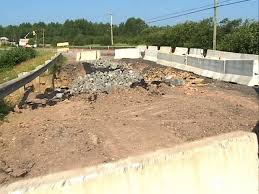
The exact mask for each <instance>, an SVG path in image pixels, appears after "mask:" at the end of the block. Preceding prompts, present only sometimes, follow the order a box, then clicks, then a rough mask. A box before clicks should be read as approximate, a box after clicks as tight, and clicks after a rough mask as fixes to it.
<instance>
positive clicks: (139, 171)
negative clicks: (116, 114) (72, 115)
mask: <svg viewBox="0 0 259 194" xmlns="http://www.w3.org/2000/svg"><path fill="white" fill-rule="evenodd" d="M257 153H258V143H257V137H256V135H255V134H253V133H246V132H235V133H230V134H225V135H222V136H218V137H213V138H207V139H203V140H201V141H197V142H193V143H188V144H184V145H181V146H177V147H175V148H172V149H165V150H159V151H157V152H154V153H150V154H146V155H143V156H138V157H135V158H129V159H127V160H123V161H119V162H116V163H110V164H104V165H99V166H96V167H92V168H86V169H79V170H76V171H70V172H64V173H60V174H55V175H50V176H47V177H42V178H36V179H33V180H28V181H25V182H20V183H14V184H11V185H9V186H6V187H3V188H1V189H0V193H1V194H7V193H8V194H72V193H76V194H85V193H87V194H107V193H112V194H122V193H123V194H157V193H160V194H258V155H257Z"/></svg>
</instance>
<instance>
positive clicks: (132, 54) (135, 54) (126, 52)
mask: <svg viewBox="0 0 259 194" xmlns="http://www.w3.org/2000/svg"><path fill="white" fill-rule="evenodd" d="M139 58H141V51H140V50H139V49H137V48H127V49H115V57H114V59H139Z"/></svg>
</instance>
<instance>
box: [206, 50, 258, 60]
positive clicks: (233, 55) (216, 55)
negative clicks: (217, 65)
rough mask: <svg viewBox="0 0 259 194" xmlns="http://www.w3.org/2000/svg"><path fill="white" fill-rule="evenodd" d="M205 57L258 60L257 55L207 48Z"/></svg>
mask: <svg viewBox="0 0 259 194" xmlns="http://www.w3.org/2000/svg"><path fill="white" fill-rule="evenodd" d="M206 58H215V59H234V60H237V59H240V60H257V61H258V59H259V55H251V54H243V53H232V52H225V51H214V50H208V51H207V55H206Z"/></svg>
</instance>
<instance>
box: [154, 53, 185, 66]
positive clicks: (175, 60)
mask: <svg viewBox="0 0 259 194" xmlns="http://www.w3.org/2000/svg"><path fill="white" fill-rule="evenodd" d="M157 63H158V64H161V65H167V66H173V64H181V65H186V56H184V55H175V54H172V53H171V54H167V53H160V52H159V53H158V55H157Z"/></svg>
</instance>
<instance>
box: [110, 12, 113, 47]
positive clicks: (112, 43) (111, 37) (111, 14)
mask: <svg viewBox="0 0 259 194" xmlns="http://www.w3.org/2000/svg"><path fill="white" fill-rule="evenodd" d="M109 15H110V16H111V46H113V25H112V22H113V21H112V19H113V18H112V13H110V14H109Z"/></svg>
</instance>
